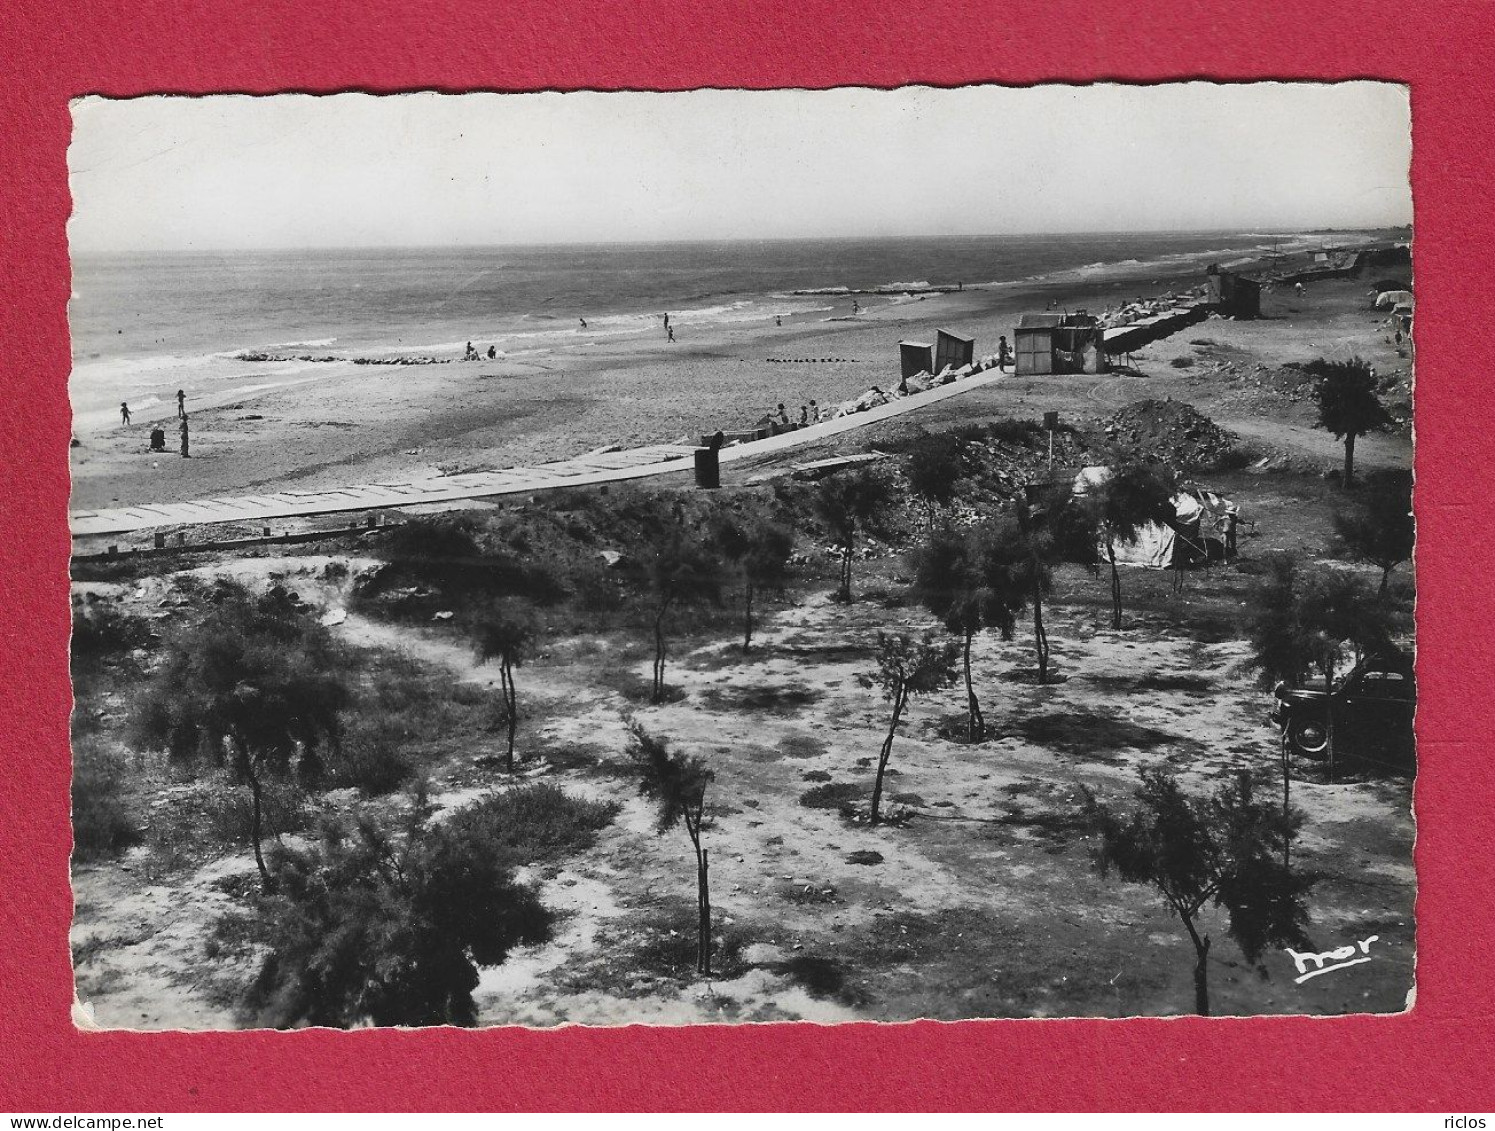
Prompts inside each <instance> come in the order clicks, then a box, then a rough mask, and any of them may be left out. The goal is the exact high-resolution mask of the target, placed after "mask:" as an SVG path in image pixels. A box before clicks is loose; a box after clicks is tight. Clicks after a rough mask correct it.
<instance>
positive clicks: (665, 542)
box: [647, 526, 721, 703]
mask: <svg viewBox="0 0 1495 1131" xmlns="http://www.w3.org/2000/svg"><path fill="white" fill-rule="evenodd" d="M647 578H648V584H649V592H650V594H651V595H652V596H653V599H654V612H653V620H654V679H653V688H652V690H651V692H650V696H649V701H650V702H652V703H658V702H660V701H661V700H662V699H663V698H664V663H665V655H666V647H665V625H666V622H667V618H668V617H669V615H670V611H671V610H672V609H674V608H676V607H677V606H679V605H687V604H692V603H694V602H698V601H716V600H719V599H720V597H721V562H720V560H719V559H718V558H717V557H716V556H715V554H714V553H713V548H712V546H711V545H710V544H709V543H708V542H707V541H705V540H704V539H699V538H693V537H691V535H690V534H689V533H688V532H687V531H686V530H684V529H682V528H680V527H678V526H677V527H675V528H673V529H670V530H668V531H666V532H664V533H663V534H662V536H661V541H660V544H659V547H658V549H657V550H656V551H655V554H654V557H653V558H652V559H651V560H650V561H649V563H648V566H647Z"/></svg>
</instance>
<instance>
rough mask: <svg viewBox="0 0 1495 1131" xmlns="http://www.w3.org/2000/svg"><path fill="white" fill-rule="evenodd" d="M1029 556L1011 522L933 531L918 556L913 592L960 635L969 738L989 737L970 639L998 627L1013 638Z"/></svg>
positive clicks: (1023, 598) (1023, 597) (1025, 590)
mask: <svg viewBox="0 0 1495 1131" xmlns="http://www.w3.org/2000/svg"><path fill="white" fill-rule="evenodd" d="M1031 564H1032V563H1031V558H1030V557H1029V555H1028V554H1027V553H1026V552H1025V549H1024V546H1023V543H1022V534H1021V531H1020V530H1019V529H1018V528H1017V525H1016V524H1015V523H1013V522H1011V521H1002V522H998V523H990V524H987V525H986V526H983V527H981V528H979V529H977V530H973V531H971V532H969V533H967V534H957V533H955V532H954V531H951V530H944V531H932V532H931V534H930V538H929V541H928V542H927V543H926V544H925V545H924V546H923V547H921V548H920V549H919V551H918V552H917V553H916V554H915V555H914V592H915V594H916V595H917V597H918V599H919V601H920V603H921V604H923V606H924V607H925V608H926V609H928V610H929V611H930V612H931V613H933V614H934V615H935V616H936V617H938V618H939V619H940V621H941V623H943V624H944V626H945V627H946V628H947V629H948V630H949V631H950V632H952V633H954V634H955V635H956V636H958V637H959V638H960V642H961V658H962V667H963V670H964V672H965V685H966V738H967V741H970V742H980V741H981V740H982V739H984V738H985V737H986V721H985V719H984V718H983V717H982V715H981V705H980V703H979V702H978V701H977V698H976V688H975V685H974V683H973V682H972V679H971V642H972V640H973V639H974V638H975V635H976V633H978V632H980V631H982V630H983V629H988V628H994V629H997V630H999V631H1000V632H1001V633H1002V638H1003V639H1004V640H1010V639H1012V630H1013V627H1014V624H1015V622H1016V617H1017V614H1018V612H1020V611H1021V610H1022V607H1023V605H1024V603H1025V602H1026V600H1027V597H1028V594H1029V592H1030V591H1031V579H1030V577H1029V571H1030V568H1031Z"/></svg>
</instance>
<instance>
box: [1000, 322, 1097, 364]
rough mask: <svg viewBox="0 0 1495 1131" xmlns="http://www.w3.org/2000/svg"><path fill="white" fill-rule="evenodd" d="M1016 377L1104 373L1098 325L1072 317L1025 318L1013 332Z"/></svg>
mask: <svg viewBox="0 0 1495 1131" xmlns="http://www.w3.org/2000/svg"><path fill="white" fill-rule="evenodd" d="M1013 337H1014V339H1015V340H1016V351H1017V367H1016V369H1015V372H1016V374H1017V375H1018V376H1019V377H1024V376H1028V375H1030V374H1035V373H1104V372H1105V371H1106V351H1105V347H1104V346H1103V344H1102V337H1101V329H1100V323H1099V322H1098V321H1097V320H1096V319H1095V317H1094V316H1093V315H1090V314H1087V313H1085V312H1084V311H1083V310H1081V311H1077V312H1076V313H1074V314H1024V315H1023V316H1022V317H1021V318H1019V319H1018V323H1017V329H1016V330H1014V331H1013Z"/></svg>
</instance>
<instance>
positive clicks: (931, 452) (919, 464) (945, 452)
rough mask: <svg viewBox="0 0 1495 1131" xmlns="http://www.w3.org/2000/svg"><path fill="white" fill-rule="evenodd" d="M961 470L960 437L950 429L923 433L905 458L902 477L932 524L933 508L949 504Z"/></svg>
mask: <svg viewBox="0 0 1495 1131" xmlns="http://www.w3.org/2000/svg"><path fill="white" fill-rule="evenodd" d="M964 470H965V468H964V465H963V462H962V460H961V444H960V440H959V439H957V438H956V436H955V435H954V434H953V433H950V432H937V433H927V432H926V433H924V434H923V435H921V436H920V437H919V440H918V446H917V447H915V448H914V450H913V451H912V452H910V453H909V456H908V459H907V460H905V461H904V465H903V475H904V478H905V479H907V480H908V487H909V490H910V491H912V492H913V493H914V495H915V496H916V497H918V498H920V499H923V500H924V511H925V518H926V520H927V521H928V523H929V526H930V527H931V528H933V526H934V508H935V507H948V506H949V505H950V504H951V503H952V502H954V501H955V496H956V494H957V493H958V491H959V487H958V486H957V483H958V481H959V479H960V477H961V474H962V473H963V472H964Z"/></svg>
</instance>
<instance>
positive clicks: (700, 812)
mask: <svg viewBox="0 0 1495 1131" xmlns="http://www.w3.org/2000/svg"><path fill="white" fill-rule="evenodd" d="M628 729H629V730H630V731H631V732H632V735H633V743H632V748H631V749H630V751H629V757H630V758H631V759H632V762H633V766H634V769H635V771H636V772H637V774H638V779H639V792H640V793H641V794H643V795H644V796H645V797H647V798H649V799H650V800H651V801H653V802H654V804H655V807H656V813H655V822H654V831H655V832H656V833H659V834H663V833H666V832H668V831H669V830H670V829H672V828H674V827H675V826H676V825H681V824H683V825H684V826H685V835H686V836H688V837H689V838H690V846H691V848H692V849H693V850H694V851H695V854H696V910H697V913H698V916H699V918H698V920H697V922H698V928H697V940H696V973H698V974H710V973H711V886H710V874H709V868H708V860H707V854H706V849H705V848H704V847H702V845H701V825H702V822H703V821H704V820H705V815H706V789H707V787H708V786H710V784H711V781H712V779H713V777H714V776H715V775H714V774H713V773H712V772H711V771H710V770H709V769H707V768H706V763H705V762H704V761H702V760H701V759H700V758H697V757H692V756H688V755H686V754H683V753H681V752H680V751H678V750H672V749H670V745H669V743H668V742H666V741H665V740H664V739H662V738H656V737H655V736H653V735H651V734H649V733H648V732H647V731H645V730H644V728H643V727H641V726H639V725H638V723H630V724H629V728H628Z"/></svg>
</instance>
